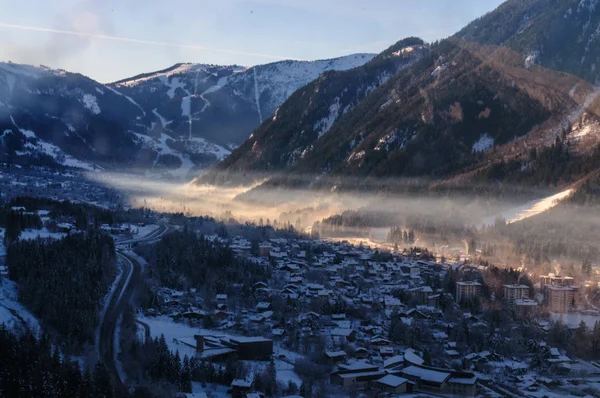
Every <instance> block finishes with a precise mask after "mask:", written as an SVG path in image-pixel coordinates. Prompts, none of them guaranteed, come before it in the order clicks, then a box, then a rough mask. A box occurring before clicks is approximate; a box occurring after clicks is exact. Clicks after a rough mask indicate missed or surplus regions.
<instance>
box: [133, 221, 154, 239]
mask: <svg viewBox="0 0 600 398" xmlns="http://www.w3.org/2000/svg"><path fill="white" fill-rule="evenodd" d="M158 228H159V226H158V225H155V224H148V225H144V226H143V227H134V228H131V230H132V232H133V239H139V238H143V237H146V236H148V235H150V234H151V233H152V232H154V231H156V230H157V229H158Z"/></svg>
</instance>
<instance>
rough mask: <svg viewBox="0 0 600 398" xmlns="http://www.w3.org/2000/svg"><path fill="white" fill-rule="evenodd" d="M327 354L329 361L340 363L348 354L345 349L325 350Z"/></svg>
mask: <svg viewBox="0 0 600 398" xmlns="http://www.w3.org/2000/svg"><path fill="white" fill-rule="evenodd" d="M325 356H326V357H327V359H328V360H329V362H331V363H333V364H338V363H340V362H342V361H344V360H345V359H346V356H347V354H346V352H345V351H325Z"/></svg>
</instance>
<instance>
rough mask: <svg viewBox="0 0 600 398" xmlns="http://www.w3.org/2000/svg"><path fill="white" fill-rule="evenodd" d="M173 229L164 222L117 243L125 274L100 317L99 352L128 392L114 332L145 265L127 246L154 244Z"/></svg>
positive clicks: (120, 386)
mask: <svg viewBox="0 0 600 398" xmlns="http://www.w3.org/2000/svg"><path fill="white" fill-rule="evenodd" d="M170 230H171V228H170V227H168V226H166V225H161V226H160V227H159V228H158V229H156V230H154V231H152V232H151V233H149V234H148V235H146V236H144V237H140V238H136V239H127V240H123V241H118V242H115V243H116V246H117V247H116V252H117V259H118V261H119V263H120V264H121V266H122V267H123V274H122V277H121V278H120V280H119V282H118V285H117V289H116V290H115V293H114V294H113V295H112V296H110V298H109V299H110V305H109V307H108V310H107V311H106V314H105V315H104V319H102V320H101V322H102V323H101V325H100V336H99V340H98V352H99V355H100V360H101V361H102V363H104V365H105V366H106V368H107V369H108V371H109V373H110V374H111V377H112V379H113V382H114V385H115V387H116V389H117V390H118V391H119V392H121V393H126V392H128V390H129V389H128V387H127V385H126V384H125V381H124V380H122V379H121V376H120V374H119V371H118V369H117V352H116V347H115V335H116V332H117V327H118V323H119V322H118V321H119V318H121V316H122V315H123V312H124V311H125V309H126V308H127V306H129V303H130V302H131V298H132V297H133V295H134V293H135V290H136V288H137V286H138V285H139V283H140V281H141V277H142V265H141V264H140V262H139V261H138V260H137V259H136V258H135V257H134V256H131V255H130V254H129V252H128V251H127V250H126V248H127V246H128V245H129V244H132V243H147V244H151V243H154V242H156V241H158V240H159V239H160V238H161V237H162V236H164V235H165V234H166V233H168V232H169V231H170Z"/></svg>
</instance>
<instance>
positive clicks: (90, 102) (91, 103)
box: [81, 94, 100, 115]
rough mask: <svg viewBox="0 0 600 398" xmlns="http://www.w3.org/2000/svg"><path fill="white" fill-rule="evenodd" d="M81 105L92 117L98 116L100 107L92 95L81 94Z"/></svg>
mask: <svg viewBox="0 0 600 398" xmlns="http://www.w3.org/2000/svg"><path fill="white" fill-rule="evenodd" d="M81 103H82V104H83V105H84V106H85V107H86V108H88V109H89V110H90V111H91V112H92V113H93V114H94V115H99V114H100V107H99V106H98V99H97V98H96V96H94V95H92V94H83V98H82V99H81Z"/></svg>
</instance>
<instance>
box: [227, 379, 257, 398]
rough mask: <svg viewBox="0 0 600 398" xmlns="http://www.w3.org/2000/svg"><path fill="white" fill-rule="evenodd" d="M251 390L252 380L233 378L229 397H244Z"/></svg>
mask: <svg viewBox="0 0 600 398" xmlns="http://www.w3.org/2000/svg"><path fill="white" fill-rule="evenodd" d="M250 390H252V382H251V381H248V380H244V379H235V380H233V381H232V382H231V397H232V398H244V397H246V396H247V393H249V392H250Z"/></svg>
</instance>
